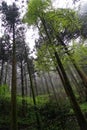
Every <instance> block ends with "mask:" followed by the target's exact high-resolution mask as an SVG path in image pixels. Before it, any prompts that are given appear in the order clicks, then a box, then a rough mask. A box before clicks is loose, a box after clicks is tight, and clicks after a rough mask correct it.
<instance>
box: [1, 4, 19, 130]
mask: <svg viewBox="0 0 87 130" xmlns="http://www.w3.org/2000/svg"><path fill="white" fill-rule="evenodd" d="M1 11H2V13H3V18H2V19H3V22H4V26H5V27H6V31H8V29H10V31H11V33H12V39H13V49H12V86H11V130H17V109H16V108H17V106H16V104H17V103H16V43H15V29H16V27H17V25H18V23H19V21H20V20H19V12H18V8H17V6H16V4H15V3H13V4H12V5H7V3H6V2H2V7H1Z"/></svg>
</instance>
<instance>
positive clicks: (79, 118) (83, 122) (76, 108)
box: [55, 52, 87, 130]
mask: <svg viewBox="0 0 87 130" xmlns="http://www.w3.org/2000/svg"><path fill="white" fill-rule="evenodd" d="M55 57H56V60H57V63H58V65H59V67H60V70H61V72H62V75H63V77H64V82H65V86H64V88H65V91H66V93H67V95H68V97H69V99H70V101H71V103H72V107H73V110H74V112H75V115H76V117H77V121H78V124H79V126H80V129H81V130H83V129H84V130H86V129H87V122H86V120H85V118H84V116H83V114H82V112H81V109H80V107H79V105H78V103H77V101H76V98H75V96H74V94H73V90H72V87H71V85H70V83H69V80H68V77H67V75H66V72H65V70H64V68H63V66H62V63H61V61H60V59H59V56H58V54H57V52H55Z"/></svg>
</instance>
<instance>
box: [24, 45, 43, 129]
mask: <svg viewBox="0 0 87 130" xmlns="http://www.w3.org/2000/svg"><path fill="white" fill-rule="evenodd" d="M25 55H26V62H27V70H28V73H29V78H30V87H31V91H32V96H33V103H34V110H35V115H36V121H37V129H38V130H42V125H41V121H40V116H39V113H38V111H37V104H36V99H35V92H34V86H33V80H32V76H31V71H30V66H29V62H28V55H27V52H26V47H25Z"/></svg>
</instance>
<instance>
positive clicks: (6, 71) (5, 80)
mask: <svg viewBox="0 0 87 130" xmlns="http://www.w3.org/2000/svg"><path fill="white" fill-rule="evenodd" d="M7 74H8V62H7V64H6V68H5V79H4V84H7Z"/></svg>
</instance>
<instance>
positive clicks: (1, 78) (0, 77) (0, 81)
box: [0, 60, 4, 85]
mask: <svg viewBox="0 0 87 130" xmlns="http://www.w3.org/2000/svg"><path fill="white" fill-rule="evenodd" d="M3 71H4V60H2V64H1V73H0V85H2V84H3Z"/></svg>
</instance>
